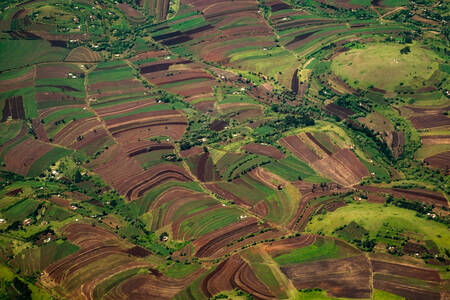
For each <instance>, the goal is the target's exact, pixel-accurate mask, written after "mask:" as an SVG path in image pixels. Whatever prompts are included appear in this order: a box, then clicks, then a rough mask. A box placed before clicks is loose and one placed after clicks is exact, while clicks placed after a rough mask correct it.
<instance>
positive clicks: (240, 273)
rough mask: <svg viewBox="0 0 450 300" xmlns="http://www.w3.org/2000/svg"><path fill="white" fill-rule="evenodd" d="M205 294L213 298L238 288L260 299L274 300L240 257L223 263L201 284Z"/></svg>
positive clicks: (237, 256) (233, 257)
mask: <svg viewBox="0 0 450 300" xmlns="http://www.w3.org/2000/svg"><path fill="white" fill-rule="evenodd" d="M224 278H227V279H228V280H224ZM201 288H202V291H203V293H204V294H205V295H206V296H207V297H208V298H211V297H212V296H213V295H216V294H218V293H219V292H221V291H227V290H233V289H235V288H238V289H240V290H242V291H244V292H246V293H250V294H252V295H253V296H254V297H257V298H258V299H273V298H274V295H272V294H271V293H270V291H269V289H268V288H267V287H266V286H265V285H264V284H263V283H262V282H261V281H260V280H259V279H258V278H257V277H256V275H255V274H254V273H253V271H252V269H251V268H250V266H249V265H248V264H247V263H246V262H245V261H244V260H243V259H242V258H241V257H240V256H239V255H233V256H232V257H230V258H229V259H227V260H226V261H224V262H223V263H221V264H220V265H219V266H218V267H217V268H216V269H215V270H214V271H213V272H211V273H209V274H208V276H206V277H205V279H204V280H203V281H202V283H201Z"/></svg>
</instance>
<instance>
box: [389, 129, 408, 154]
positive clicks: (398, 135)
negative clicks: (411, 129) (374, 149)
mask: <svg viewBox="0 0 450 300" xmlns="http://www.w3.org/2000/svg"><path fill="white" fill-rule="evenodd" d="M404 145H405V133H404V132H403V131H393V132H392V144H391V149H392V154H393V155H394V157H399V155H400V154H402V153H403V146H404Z"/></svg>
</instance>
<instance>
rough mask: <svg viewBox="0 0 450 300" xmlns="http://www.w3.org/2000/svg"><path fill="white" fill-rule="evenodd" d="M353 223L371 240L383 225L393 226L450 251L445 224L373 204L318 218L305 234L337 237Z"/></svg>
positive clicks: (355, 206)
mask: <svg viewBox="0 0 450 300" xmlns="http://www.w3.org/2000/svg"><path fill="white" fill-rule="evenodd" d="M352 221H353V222H356V223H358V224H359V225H361V226H363V227H364V228H365V229H366V230H368V231H369V233H370V237H371V238H376V235H377V233H378V232H379V231H380V230H381V229H382V228H383V224H389V226H392V227H394V228H396V230H398V231H399V232H401V233H404V234H408V233H412V234H419V235H422V236H423V238H422V239H423V240H432V241H434V242H435V243H436V244H437V245H439V247H440V248H445V249H449V247H450V240H449V239H447V238H446V236H448V233H447V227H446V226H445V225H444V224H440V223H437V222H434V221H430V220H426V219H424V218H420V217H417V216H416V213H415V212H414V211H411V210H407V209H403V208H398V207H394V206H387V207H385V206H383V205H380V204H375V203H369V202H363V203H352V204H349V205H347V206H345V207H341V208H338V209H337V210H336V211H334V212H331V213H327V214H326V215H325V216H315V217H314V218H313V219H312V220H311V222H310V223H309V224H308V225H307V226H306V228H305V230H306V231H307V232H311V233H318V232H322V233H324V234H326V235H335V234H333V231H334V230H335V229H336V228H338V227H340V226H343V225H347V224H349V223H350V222H352Z"/></svg>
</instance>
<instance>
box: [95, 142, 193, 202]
mask: <svg viewBox="0 0 450 300" xmlns="http://www.w3.org/2000/svg"><path fill="white" fill-rule="evenodd" d="M90 166H91V167H92V168H94V171H95V172H96V173H97V174H99V175H100V176H101V177H102V178H103V180H105V181H106V182H108V183H109V184H111V185H112V186H113V187H114V188H115V189H116V190H117V191H118V192H119V193H120V194H121V195H124V196H126V197H127V198H128V199H129V200H132V199H136V198H138V197H140V196H142V195H143V194H144V193H145V192H146V191H148V190H149V189H151V188H153V187H155V186H157V185H159V184H162V183H164V182H167V181H170V180H175V181H190V180H191V178H190V177H189V175H188V174H187V173H186V171H185V170H184V169H183V168H181V167H178V166H176V165H172V164H161V165H158V166H155V167H153V168H151V169H148V170H144V169H143V168H142V167H141V166H140V165H139V163H138V162H137V161H136V160H134V159H133V158H130V157H129V156H128V155H127V153H126V152H125V151H124V150H123V149H122V148H121V147H120V146H118V145H116V146H113V147H110V148H109V149H108V150H106V151H105V152H103V153H102V155H100V156H99V157H98V158H97V159H96V160H95V161H93V162H91V164H90ZM117 170H121V172H117Z"/></svg>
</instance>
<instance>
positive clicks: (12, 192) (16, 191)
mask: <svg viewBox="0 0 450 300" xmlns="http://www.w3.org/2000/svg"><path fill="white" fill-rule="evenodd" d="M22 192H23V189H22V188H18V189H13V190H11V191H8V192H7V193H5V196H9V197H15V196H17V195H19V194H20V193H22Z"/></svg>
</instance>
